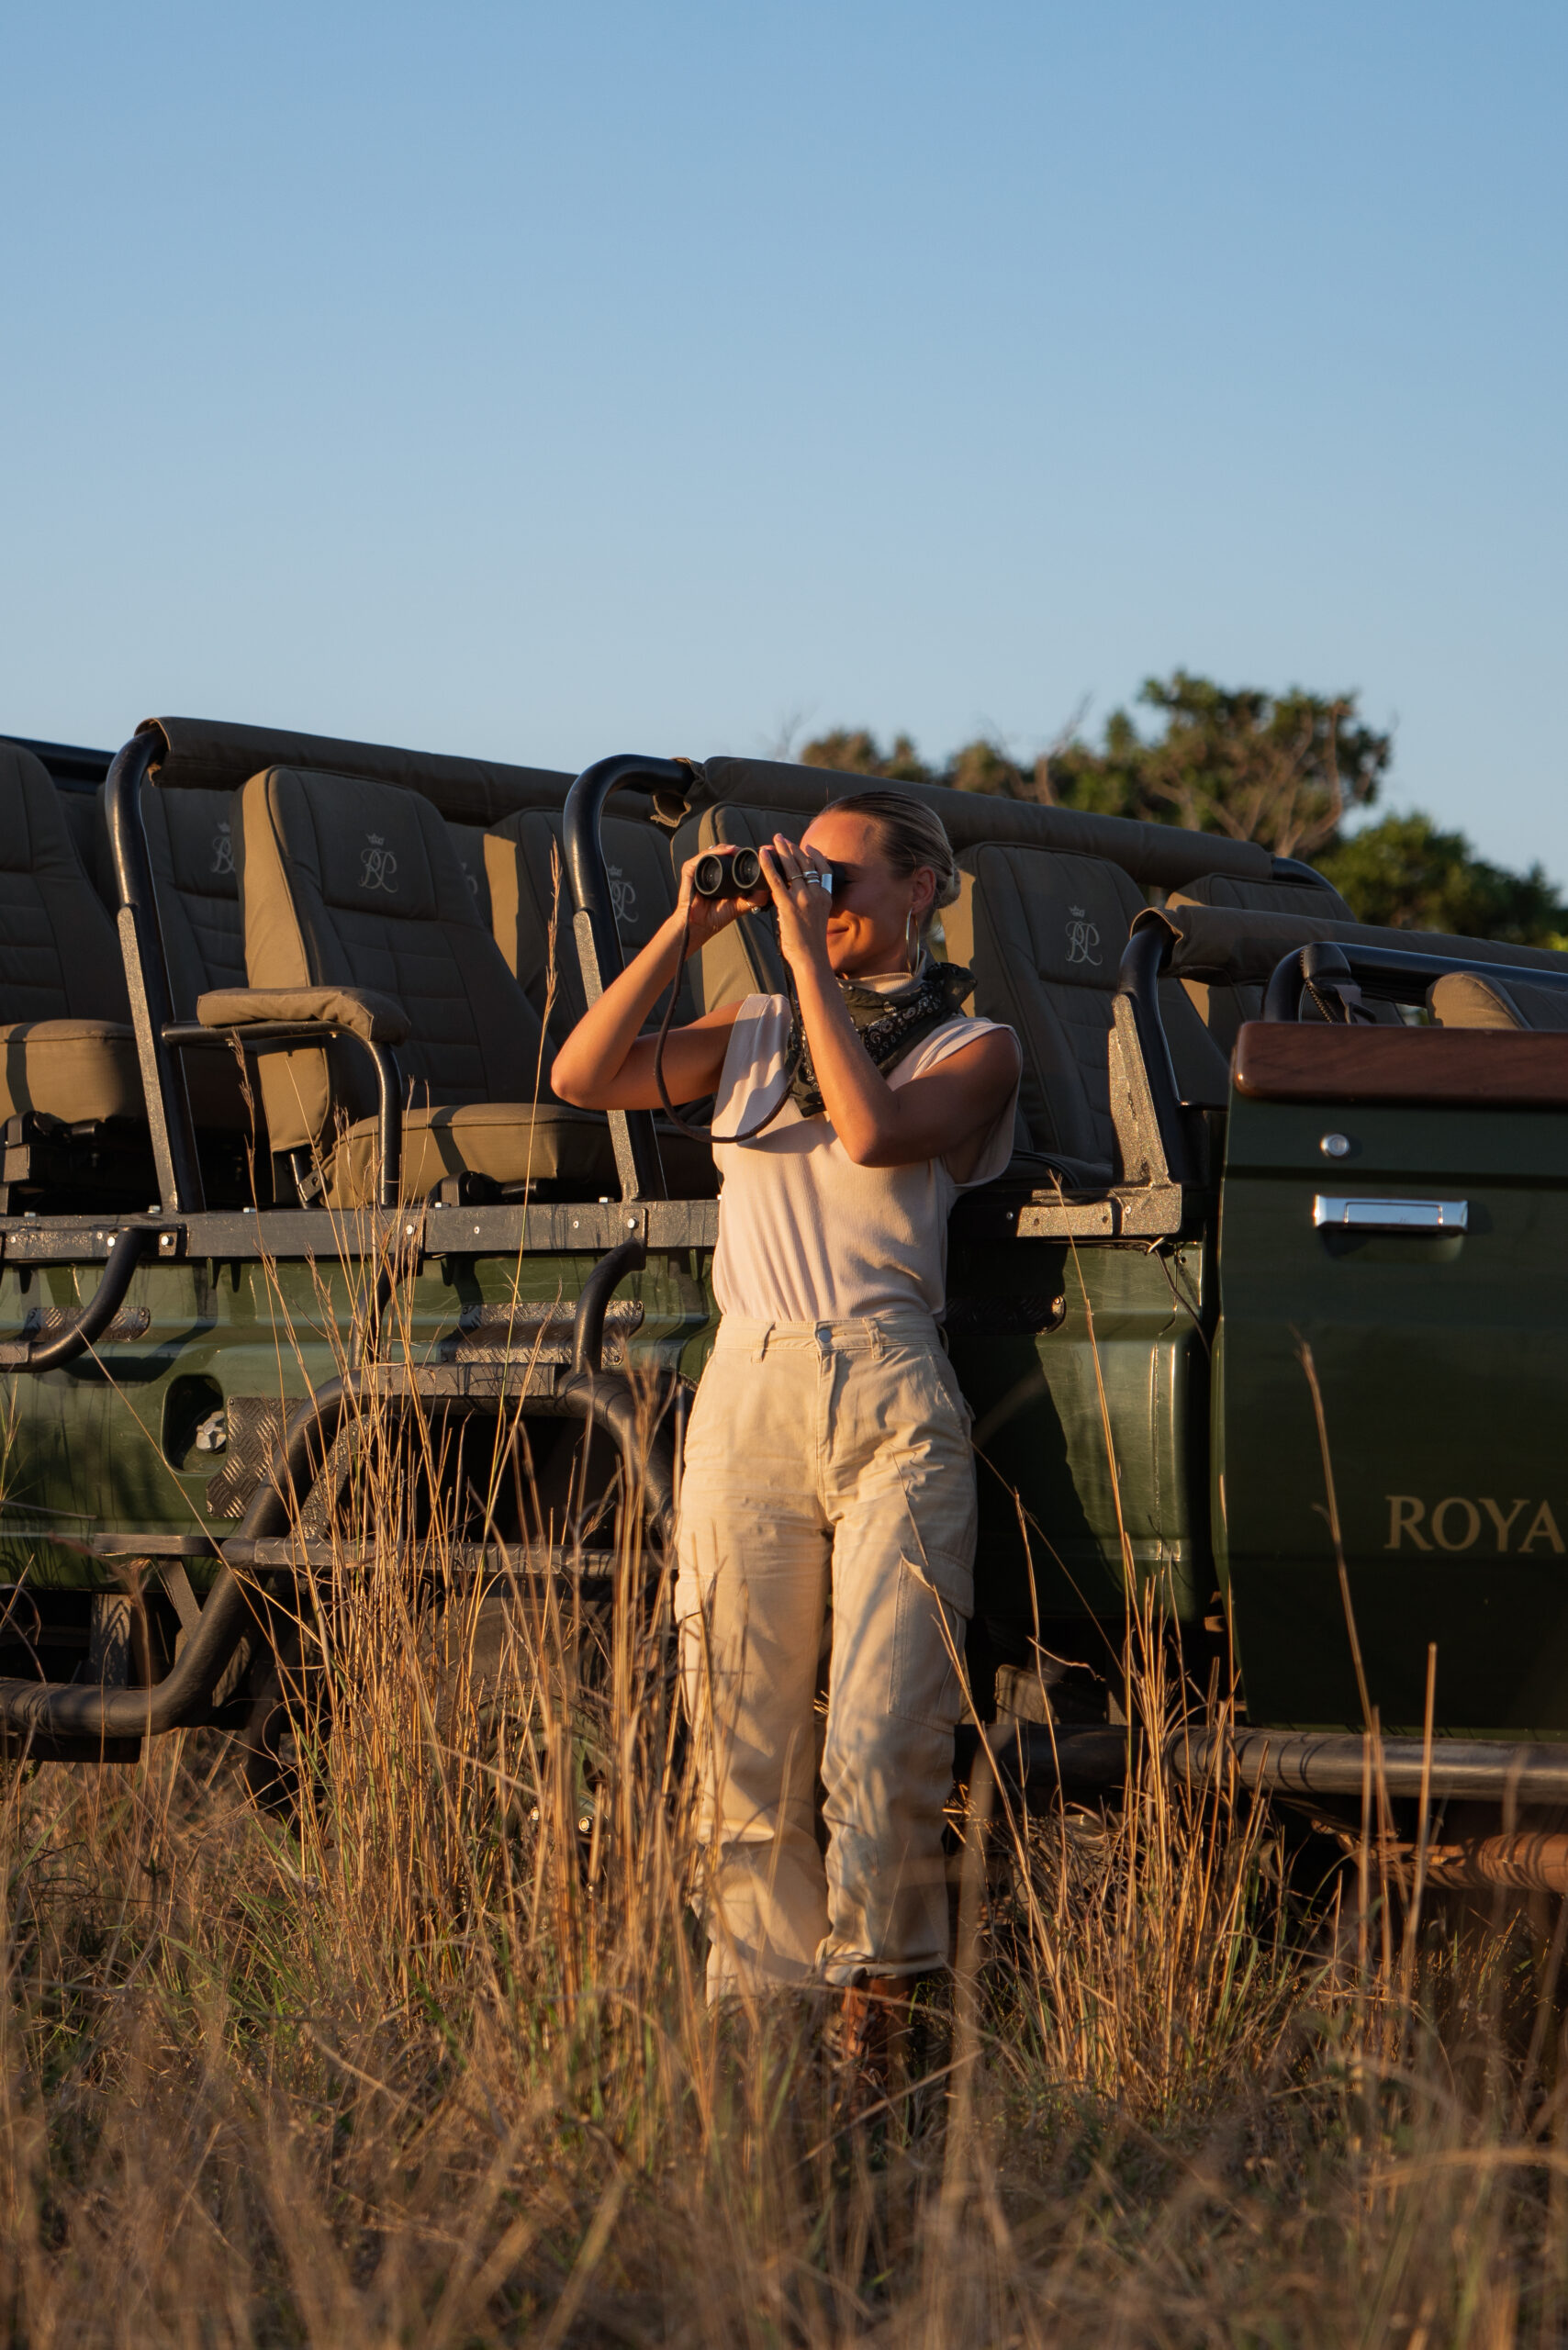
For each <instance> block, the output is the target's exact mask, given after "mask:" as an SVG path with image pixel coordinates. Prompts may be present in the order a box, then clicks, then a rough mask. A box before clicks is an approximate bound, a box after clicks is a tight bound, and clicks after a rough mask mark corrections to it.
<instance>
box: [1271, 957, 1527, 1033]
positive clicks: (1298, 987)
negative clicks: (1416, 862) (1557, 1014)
mask: <svg viewBox="0 0 1568 2350" xmlns="http://www.w3.org/2000/svg"><path fill="white" fill-rule="evenodd" d="M1450 971H1469V972H1471V973H1473V975H1474V976H1475V977H1476V978H1477V979H1493V980H1495V982H1496V983H1497V985H1498V986H1499V987H1531V988H1538V987H1539V988H1548V989H1555V990H1568V970H1562V971H1554V970H1551V969H1550V968H1539V967H1538V966H1537V965H1535V964H1534V963H1480V962H1472V961H1470V960H1469V959H1468V958H1466V957H1460V956H1454V955H1423V954H1422V953H1420V952H1419V950H1418V949H1415V948H1409V947H1404V946H1364V945H1363V944H1362V943H1361V940H1360V939H1355V938H1321V939H1313V940H1312V941H1310V943H1309V944H1308V945H1306V946H1294V947H1293V948H1292V949H1291V951H1290V953H1289V954H1288V955H1286V956H1284V957H1282V959H1281V960H1280V961H1279V962H1278V963H1276V964H1275V966H1274V968H1273V971H1272V974H1271V977H1270V980H1269V985H1268V988H1267V990H1266V991H1265V993H1264V997H1263V1017H1264V1019H1265V1020H1299V1018H1300V1017H1301V999H1302V996H1303V994H1304V993H1305V990H1306V989H1307V988H1308V987H1309V986H1310V985H1311V984H1312V983H1313V982H1314V981H1315V980H1318V979H1346V978H1350V979H1354V980H1355V981H1356V982H1357V984H1358V985H1359V986H1360V987H1361V988H1364V989H1365V990H1366V992H1367V994H1368V995H1372V996H1377V997H1378V998H1380V999H1381V1000H1382V1001H1383V1002H1385V1003H1424V1002H1426V998H1427V990H1428V988H1429V987H1430V986H1431V984H1432V982H1433V980H1434V979H1442V978H1444V977H1445V976H1446V975H1447V974H1448V973H1449V972H1450Z"/></svg>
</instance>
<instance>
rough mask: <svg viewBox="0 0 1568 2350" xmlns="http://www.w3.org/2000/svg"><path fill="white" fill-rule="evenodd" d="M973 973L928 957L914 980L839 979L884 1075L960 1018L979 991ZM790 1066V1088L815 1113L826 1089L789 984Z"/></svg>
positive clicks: (807, 1114)
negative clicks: (891, 983) (867, 981)
mask: <svg viewBox="0 0 1568 2350" xmlns="http://www.w3.org/2000/svg"><path fill="white" fill-rule="evenodd" d="M974 984H975V982H974V976H973V974H972V972H969V971H968V970H966V969H965V968H964V966H963V965H962V964H961V963H938V962H936V961H935V960H934V959H933V958H932V957H930V956H927V957H926V958H925V960H924V963H923V964H922V965H921V968H920V969H919V971H918V972H917V973H916V974H915V976H914V978H913V979H905V980H903V981H902V983H901V984H900V985H898V986H897V987H893V988H890V987H888V985H887V982H886V980H883V981H881V982H880V983H878V982H876V981H873V982H871V983H870V984H869V985H862V984H861V983H860V982H859V981H858V980H856V979H840V981H839V983H838V989H839V993H840V994H841V995H842V996H843V998H844V1004H845V1009H846V1012H847V1013H848V1014H849V1017H850V1018H851V1020H853V1021H854V1023H855V1025H856V1027H857V1030H858V1032H859V1035H860V1042H861V1043H862V1044H863V1045H864V1046H865V1047H866V1050H867V1051H868V1053H869V1054H870V1056H871V1058H872V1059H873V1060H874V1061H875V1063H876V1065H877V1067H878V1069H879V1070H880V1071H881V1073H882V1075H883V1076H884V1077H886V1076H888V1075H889V1074H890V1071H891V1070H893V1069H896V1068H897V1067H898V1065H899V1063H900V1061H902V1059H903V1058H904V1057H905V1055H906V1054H909V1053H913V1050H914V1048H915V1046H917V1045H923V1044H924V1042H925V1039H926V1038H927V1036H929V1035H931V1033H932V1031H933V1030H934V1029H936V1028H940V1027H941V1026H942V1025H943V1024H944V1023H945V1022H946V1021H948V1020H957V1019H958V1011H959V1006H960V1005H961V1004H962V1003H963V1002H964V999H965V997H966V996H969V995H971V994H972V993H973V992H974ZM785 1065H786V1067H787V1068H791V1069H792V1070H793V1075H792V1076H791V1077H790V1091H789V1094H788V1095H787V1096H786V1099H788V1100H791V1101H793V1102H795V1103H796V1105H797V1106H798V1108H799V1110H800V1113H801V1116H802V1117H803V1118H814V1117H816V1116H817V1114H818V1113H819V1112H820V1111H821V1109H822V1107H823V1097H822V1088H821V1086H819V1085H818V1083H817V1073H816V1071H815V1069H813V1068H812V1053H811V1046H809V1045H808V1044H807V1042H806V1032H805V1027H804V1024H803V1023H802V1022H801V1007H800V1005H799V1003H798V1002H796V1000H795V987H794V982H793V980H791V981H790V1046H789V1051H788V1053H787V1055H786V1057H785Z"/></svg>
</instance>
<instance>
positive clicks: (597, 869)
mask: <svg viewBox="0 0 1568 2350" xmlns="http://www.w3.org/2000/svg"><path fill="white" fill-rule="evenodd" d="M628 783H648V784H665V785H667V786H668V787H669V788H670V789H672V790H675V791H679V792H682V793H685V792H687V791H689V789H690V788H691V770H690V768H689V767H684V766H682V765H681V763H680V762H679V761H678V760H677V759H650V758H644V757H642V756H641V755H638V754H637V753H635V752H621V753H619V754H618V755H616V756H615V757H613V758H609V759H599V760H596V762H595V763H594V765H593V766H592V767H585V768H584V769H583V771H582V773H581V775H580V776H578V778H577V781H576V782H575V783H574V784H573V786H572V788H571V789H570V790H569V791H568V792H567V794H566V808H565V810H564V811H563V812H562V818H561V829H562V834H563V836H564V838H565V841H566V878H567V880H568V882H569V884H570V886H571V891H572V903H573V905H574V907H575V909H576V912H575V913H574V915H573V920H572V936H573V938H574V940H575V941H576V943H577V960H578V962H579V964H580V965H581V966H582V974H583V993H584V995H585V996H586V997H587V999H588V1002H589V1003H596V1002H598V1000H599V997H600V996H601V995H602V994H603V993H604V990H605V989H606V988H607V987H608V986H609V985H610V981H611V979H619V977H620V975H621V973H622V971H623V970H624V969H625V968H626V958H625V957H624V956H623V955H622V951H621V933H620V931H619V930H618V929H617V927H616V922H615V907H614V902H613V901H612V899H611V897H610V875H609V873H608V871H607V870H606V868H605V862H604V847H603V844H602V842H601V841H600V839H599V819H600V818H601V816H602V815H603V813H604V805H605V802H606V800H608V799H609V798H610V793H611V792H613V791H619V790H620V789H621V788H622V785H623V784H628ZM610 1139H611V1141H612V1142H613V1143H614V1146H615V1168H616V1172H617V1174H618V1175H619V1176H620V1179H621V1196H622V1199H623V1200H646V1199H661V1200H662V1199H667V1198H668V1197H669V1190H668V1186H667V1184H666V1181H665V1173H664V1165H663V1162H662V1160H661V1159H660V1158H659V1145H658V1136H657V1134H656V1132H655V1126H654V1118H653V1113H652V1111H651V1110H611V1112H610Z"/></svg>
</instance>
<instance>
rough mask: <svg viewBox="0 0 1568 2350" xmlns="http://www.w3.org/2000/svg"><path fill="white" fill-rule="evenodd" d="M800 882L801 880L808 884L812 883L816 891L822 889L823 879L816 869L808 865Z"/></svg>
mask: <svg viewBox="0 0 1568 2350" xmlns="http://www.w3.org/2000/svg"><path fill="white" fill-rule="evenodd" d="M801 880H802V881H810V882H812V883H813V884H814V885H815V887H816V888H817V889H819V890H820V889H821V888H822V885H823V878H822V875H821V874H820V873H819V872H818V871H817V868H816V867H815V866H814V865H808V866H807V867H806V869H805V871H804V872H803V873H802V874H801Z"/></svg>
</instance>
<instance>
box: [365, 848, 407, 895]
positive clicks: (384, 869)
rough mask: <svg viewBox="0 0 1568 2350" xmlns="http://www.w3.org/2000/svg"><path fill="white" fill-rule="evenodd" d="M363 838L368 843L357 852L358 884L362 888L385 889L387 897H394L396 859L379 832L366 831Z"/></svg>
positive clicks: (396, 887) (395, 891) (396, 886)
mask: <svg viewBox="0 0 1568 2350" xmlns="http://www.w3.org/2000/svg"><path fill="white" fill-rule="evenodd" d="M365 839H366V840H367V841H368V842H369V844H370V845H369V847H368V848H362V849H361V851H360V853H359V886H360V888H361V889H362V890H386V894H387V896H388V897H390V898H395V897H396V896H397V894H398V883H397V879H396V875H397V871H398V860H397V858H396V857H395V856H393V854H392V851H391V850H390V849H389V848H388V847H387V846H386V842H385V841H384V840H383V839H382V836H381V834H379V833H366V834H365Z"/></svg>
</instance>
